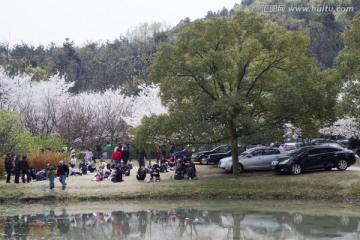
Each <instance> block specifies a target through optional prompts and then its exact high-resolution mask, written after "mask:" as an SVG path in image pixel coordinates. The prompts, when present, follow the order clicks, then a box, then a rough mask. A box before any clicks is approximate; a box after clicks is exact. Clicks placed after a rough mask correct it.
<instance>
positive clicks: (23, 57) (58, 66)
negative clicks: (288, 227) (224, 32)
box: [0, 0, 360, 94]
mask: <svg viewBox="0 0 360 240" xmlns="http://www.w3.org/2000/svg"><path fill="white" fill-rule="evenodd" d="M273 5H274V6H275V5H276V6H279V5H283V6H285V7H286V9H285V11H275V12H274V11H272V12H270V11H266V9H267V7H269V6H273ZM293 6H310V7H311V6H337V7H338V6H341V7H353V11H339V12H331V11H328V12H324V11H310V12H305V11H289V7H293ZM359 7H360V1H358V0H344V1H335V0H311V1H304V0H265V1H261V0H243V1H242V3H241V4H237V5H235V6H234V8H233V9H226V8H223V9H221V10H219V11H217V12H212V11H208V12H207V13H206V15H205V16H204V18H205V19H212V18H214V17H217V16H222V17H228V18H231V17H232V16H233V15H234V12H236V11H239V10H245V11H253V12H256V13H258V14H259V15H261V16H263V17H264V18H265V19H267V20H271V21H274V22H276V23H278V24H279V25H281V26H284V27H285V28H286V29H288V30H296V31H301V32H303V33H305V34H306V35H307V36H308V37H309V39H310V42H309V46H308V55H309V56H312V57H313V58H314V61H315V64H316V66H318V67H319V68H320V69H327V68H329V67H331V66H332V65H333V61H334V59H335V57H336V55H337V53H338V52H339V51H340V50H341V49H342V48H343V41H342V38H341V34H342V32H343V31H344V29H346V28H347V27H348V26H349V24H350V21H351V19H352V17H353V16H354V13H355V11H357V10H359ZM194 20H195V19H189V18H186V16H184V20H182V21H180V22H179V24H178V25H177V26H175V27H173V28H168V27H166V26H163V25H162V24H157V23H153V24H147V23H145V24H142V25H140V26H138V27H137V28H136V29H134V30H133V31H132V32H131V33H130V34H127V35H126V36H121V37H119V38H118V39H115V40H113V41H106V42H86V43H83V44H82V43H74V42H73V41H72V40H71V39H66V40H65V39H64V43H63V45H62V46H56V45H55V44H52V43H49V44H48V45H47V46H43V45H40V46H32V45H30V44H28V43H25V42H22V43H17V44H16V45H14V46H9V43H7V42H0V65H2V66H3V67H4V69H5V71H6V72H7V74H9V75H10V76H15V75H16V74H19V73H20V74H21V73H30V74H34V75H33V79H34V80H40V79H47V78H49V77H50V76H54V75H59V76H60V77H65V79H66V80H67V81H69V82H70V81H71V82H75V84H74V86H73V87H72V89H71V91H72V92H74V93H80V92H83V91H105V90H106V89H109V88H113V89H116V88H118V87H119V86H123V87H124V88H125V89H127V90H128V93H131V94H132V93H137V92H138V89H137V86H138V85H139V84H140V83H144V82H147V79H148V75H147V71H146V69H147V67H148V66H149V65H150V64H151V62H152V60H153V54H154V53H155V51H156V47H157V45H158V44H159V43H161V42H174V41H175V40H176V36H177V33H178V32H179V30H180V29H181V27H182V26H183V25H186V24H188V23H190V22H191V21H194ZM99 37H101V36H99ZM79 44H82V45H79Z"/></svg>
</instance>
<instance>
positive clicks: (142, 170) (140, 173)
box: [136, 166, 147, 181]
mask: <svg viewBox="0 0 360 240" xmlns="http://www.w3.org/2000/svg"><path fill="white" fill-rule="evenodd" d="M146 173H147V171H146V168H145V167H144V166H141V167H139V169H138V171H137V173H136V179H137V180H138V181H144V180H145V178H146Z"/></svg>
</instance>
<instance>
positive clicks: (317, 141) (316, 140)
mask: <svg viewBox="0 0 360 240" xmlns="http://www.w3.org/2000/svg"><path fill="white" fill-rule="evenodd" d="M334 142H335V141H332V140H329V139H325V138H314V139H311V141H310V145H321V144H323V143H334Z"/></svg>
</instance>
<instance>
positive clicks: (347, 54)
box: [336, 12, 360, 128]
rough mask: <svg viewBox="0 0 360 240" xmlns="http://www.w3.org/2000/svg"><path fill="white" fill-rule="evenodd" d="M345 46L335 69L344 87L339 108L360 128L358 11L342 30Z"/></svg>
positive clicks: (359, 21) (359, 34)
mask: <svg viewBox="0 0 360 240" xmlns="http://www.w3.org/2000/svg"><path fill="white" fill-rule="evenodd" d="M343 36H344V44H345V48H344V49H343V50H342V51H341V52H340V53H339V55H338V57H337V59H336V69H337V70H338V73H339V75H340V77H341V78H342V79H344V83H345V84H344V88H343V95H342V101H340V109H341V110H342V114H343V115H344V116H345V117H346V116H347V117H353V118H354V119H355V121H356V122H357V124H358V126H359V127H358V128H360V108H359V106H360V94H359V93H360V84H359V79H360V13H359V12H358V13H357V14H356V15H355V17H354V19H353V21H352V24H351V27H350V28H349V29H347V30H346V31H345V32H344V35H343Z"/></svg>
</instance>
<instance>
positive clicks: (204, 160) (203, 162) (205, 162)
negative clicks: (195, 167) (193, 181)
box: [200, 157, 208, 165]
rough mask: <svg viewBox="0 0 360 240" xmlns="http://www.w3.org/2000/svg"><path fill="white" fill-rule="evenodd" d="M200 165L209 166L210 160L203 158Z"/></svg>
mask: <svg viewBox="0 0 360 240" xmlns="http://www.w3.org/2000/svg"><path fill="white" fill-rule="evenodd" d="M200 164H202V165H206V164H208V159H207V157H201V158H200Z"/></svg>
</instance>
